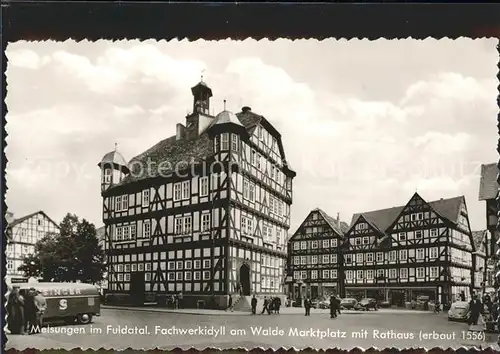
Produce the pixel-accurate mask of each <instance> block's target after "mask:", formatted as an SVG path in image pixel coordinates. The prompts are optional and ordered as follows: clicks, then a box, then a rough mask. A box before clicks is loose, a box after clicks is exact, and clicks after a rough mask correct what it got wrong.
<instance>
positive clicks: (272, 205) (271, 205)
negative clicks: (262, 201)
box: [269, 197, 274, 214]
mask: <svg viewBox="0 0 500 354" xmlns="http://www.w3.org/2000/svg"><path fill="white" fill-rule="evenodd" d="M269 212H271V213H273V214H274V198H273V197H269Z"/></svg>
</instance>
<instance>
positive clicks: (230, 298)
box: [226, 294, 233, 311]
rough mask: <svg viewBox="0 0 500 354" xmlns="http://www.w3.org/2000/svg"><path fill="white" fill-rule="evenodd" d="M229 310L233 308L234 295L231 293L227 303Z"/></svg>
mask: <svg viewBox="0 0 500 354" xmlns="http://www.w3.org/2000/svg"><path fill="white" fill-rule="evenodd" d="M227 310H231V311H232V310H233V297H232V296H231V294H229V299H228V304H227V309H226V311H227Z"/></svg>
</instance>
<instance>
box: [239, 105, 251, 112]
mask: <svg viewBox="0 0 500 354" xmlns="http://www.w3.org/2000/svg"><path fill="white" fill-rule="evenodd" d="M241 111H242V112H243V113H246V112H251V111H252V109H251V108H250V107H248V106H245V107H243V108H241Z"/></svg>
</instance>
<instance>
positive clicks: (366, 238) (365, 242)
mask: <svg viewBox="0 0 500 354" xmlns="http://www.w3.org/2000/svg"><path fill="white" fill-rule="evenodd" d="M369 242H370V239H369V238H368V237H363V245H367V244H368V243H369Z"/></svg>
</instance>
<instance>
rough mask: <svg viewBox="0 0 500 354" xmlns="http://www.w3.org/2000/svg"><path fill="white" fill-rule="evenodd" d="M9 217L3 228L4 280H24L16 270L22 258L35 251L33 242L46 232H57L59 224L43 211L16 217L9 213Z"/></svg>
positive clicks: (8, 281)
mask: <svg viewBox="0 0 500 354" xmlns="http://www.w3.org/2000/svg"><path fill="white" fill-rule="evenodd" d="M7 219H8V218H7ZM10 219H11V220H7V221H8V224H7V228H6V230H5V234H6V236H7V247H6V250H5V257H6V261H7V268H6V282H7V283H10V282H16V281H18V282H24V281H27V280H28V279H26V278H25V277H24V274H23V273H22V272H20V271H18V268H19V267H20V266H21V265H22V264H23V260H24V258H25V257H27V256H29V255H32V254H34V253H35V244H36V243H37V242H38V241H40V240H41V239H42V238H44V237H45V236H46V235H47V234H48V233H56V232H58V231H59V225H57V224H56V223H55V222H54V221H53V220H52V219H51V218H49V217H48V216H47V214H45V213H44V212H43V211H37V212H35V213H32V214H29V215H26V216H23V217H21V218H17V219H14V218H13V215H11V216H10Z"/></svg>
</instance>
